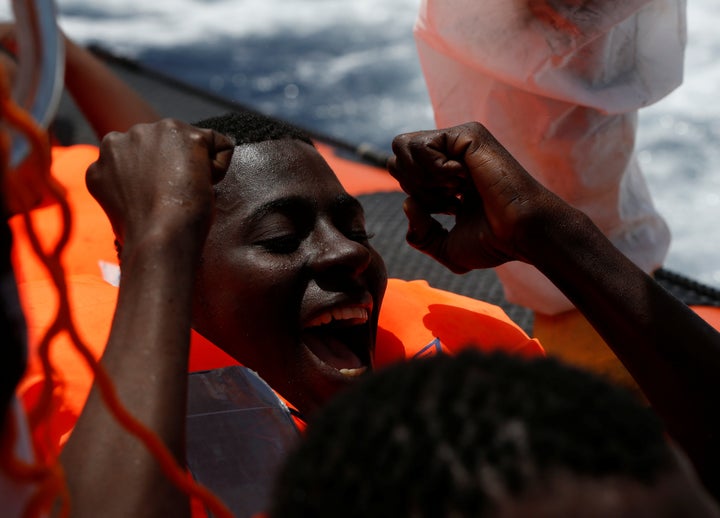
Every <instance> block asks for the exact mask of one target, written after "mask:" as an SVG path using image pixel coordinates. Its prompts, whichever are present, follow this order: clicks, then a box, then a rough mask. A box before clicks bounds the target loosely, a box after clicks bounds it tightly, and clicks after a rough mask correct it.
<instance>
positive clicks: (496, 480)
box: [270, 351, 673, 518]
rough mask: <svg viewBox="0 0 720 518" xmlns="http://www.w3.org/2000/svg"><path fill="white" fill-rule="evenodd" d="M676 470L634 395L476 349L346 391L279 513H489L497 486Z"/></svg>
mask: <svg viewBox="0 0 720 518" xmlns="http://www.w3.org/2000/svg"><path fill="white" fill-rule="evenodd" d="M672 465H673V463H672V453H671V450H670V447H669V445H668V444H667V442H666V440H665V437H664V435H663V428H662V426H661V424H660V421H659V419H658V418H657V417H656V416H655V415H654V414H653V413H652V412H651V411H650V410H649V409H647V408H645V407H644V406H643V405H642V404H640V403H639V401H638V400H636V399H635V396H633V395H631V394H630V393H629V392H627V391H625V390H624V389H621V388H618V387H615V386H612V385H610V384H609V383H607V382H605V381H604V380H602V379H600V378H597V377H595V376H594V375H591V374H589V373H586V372H584V371H581V370H578V369H576V368H572V367H569V366H567V365H564V364H561V363H559V362H558V361H556V360H553V359H547V358H542V359H536V360H531V361H528V360H522V359H519V358H517V357H510V356H507V355H503V354H492V355H483V354H480V353H478V352H476V351H475V352H464V353H462V354H460V355H458V356H457V357H448V356H439V357H435V358H430V359H424V360H415V361H411V362H408V363H406V364H400V365H397V366H393V367H390V368H387V369H385V370H384V371H382V372H379V373H377V374H375V375H372V376H370V377H368V378H367V379H366V380H364V381H362V382H360V383H358V384H357V385H355V386H353V387H351V388H350V389H348V390H347V391H345V392H343V393H341V394H340V395H339V396H338V397H337V398H336V399H335V400H333V401H332V402H331V403H330V404H329V405H328V406H327V407H326V408H325V409H324V410H323V411H321V412H320V414H319V415H318V417H317V419H316V420H315V421H313V422H311V424H310V426H309V429H308V433H307V437H306V438H305V440H304V441H302V442H301V444H300V446H299V448H298V449H297V450H296V451H295V452H294V453H293V454H291V455H290V457H289V458H288V461H287V463H286V465H285V466H284V469H283V470H282V472H281V474H280V476H279V479H278V481H277V485H276V488H275V494H274V498H273V499H272V502H273V503H272V505H273V507H272V509H271V513H270V516H272V517H273V518H289V517H293V516H313V517H330V516H344V517H361V516H363V517H367V516H388V517H389V516H392V517H399V516H413V517H426V516H427V517H431V516H433V517H434V516H468V517H469V516H483V513H486V514H485V516H487V513H491V512H492V511H493V504H494V501H493V496H492V495H493V494H495V491H494V490H491V489H490V484H488V481H492V483H493V484H496V485H497V484H499V485H500V487H502V491H503V492H504V493H505V494H507V495H509V496H512V497H519V496H520V495H522V493H523V490H524V489H525V488H530V487H531V484H532V483H533V481H535V480H539V479H540V478H541V477H542V476H543V473H547V472H548V470H552V469H553V468H561V469H564V470H566V471H569V472H570V473H571V474H573V475H575V474H577V475H578V476H588V477H603V476H606V475H607V476H609V475H623V476H626V477H629V478H632V479H636V480H639V481H641V482H643V483H646V484H650V483H651V482H652V481H653V480H654V479H655V477H656V476H657V475H658V474H660V473H662V472H664V471H665V469H667V468H669V467H671V466H672ZM496 487H497V486H496Z"/></svg>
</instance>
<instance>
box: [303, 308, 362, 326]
mask: <svg viewBox="0 0 720 518" xmlns="http://www.w3.org/2000/svg"><path fill="white" fill-rule="evenodd" d="M368 314H369V312H368V310H367V309H366V308H362V307H359V306H351V307H343V308H334V309H331V310H330V311H328V312H326V313H323V314H321V315H318V316H317V317H315V318H314V319H312V320H311V321H310V322H308V324H307V325H306V326H305V327H317V326H322V325H325V324H329V323H330V322H332V321H333V320H358V321H359V322H358V323H365V322H367V319H368Z"/></svg>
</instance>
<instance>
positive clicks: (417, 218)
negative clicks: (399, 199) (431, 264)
mask: <svg viewBox="0 0 720 518" xmlns="http://www.w3.org/2000/svg"><path fill="white" fill-rule="evenodd" d="M403 210H404V211H405V215H406V216H407V219H408V232H407V236H406V239H407V242H408V244H410V246H412V247H413V248H415V249H417V250H420V251H421V252H423V253H424V254H427V255H429V256H430V257H432V258H433V259H435V260H436V261H438V262H439V263H440V264H442V265H444V266H445V267H447V268H449V269H450V270H452V271H453V272H455V273H465V272H467V271H468V270H467V269H466V268H463V267H459V266H458V265H456V264H454V263H453V262H452V261H450V259H449V258H448V255H447V252H446V250H447V246H446V245H447V238H448V234H449V233H448V231H447V229H445V228H444V227H443V226H442V225H441V224H440V223H439V222H438V221H437V220H436V219H435V218H433V217H432V216H431V215H430V214H429V213H428V212H426V211H425V210H423V208H422V205H421V204H420V203H418V201H417V200H415V199H414V198H412V197H410V198H407V199H406V200H405V203H403Z"/></svg>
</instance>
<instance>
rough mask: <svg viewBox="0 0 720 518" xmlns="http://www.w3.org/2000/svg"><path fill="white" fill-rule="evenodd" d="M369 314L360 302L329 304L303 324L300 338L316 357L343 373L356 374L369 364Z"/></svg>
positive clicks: (347, 375) (348, 375)
mask: <svg viewBox="0 0 720 518" xmlns="http://www.w3.org/2000/svg"><path fill="white" fill-rule="evenodd" d="M369 315H370V310H369V309H368V308H367V307H362V306H349V307H341V308H333V309H331V310H329V311H326V312H324V313H322V314H321V315H319V316H317V317H315V318H314V319H312V320H311V321H310V322H308V323H307V324H306V325H305V326H304V328H303V333H302V338H303V342H304V343H305V346H306V347H307V348H308V350H310V352H311V353H312V354H313V355H314V356H315V357H316V358H317V359H318V360H320V361H321V362H322V363H324V364H325V365H328V366H329V367H332V368H333V369H335V370H336V371H338V372H339V373H340V374H342V375H343V376H346V377H355V376H359V375H361V374H363V373H364V372H365V371H367V369H368V366H369V365H370V329H369V324H368V319H369Z"/></svg>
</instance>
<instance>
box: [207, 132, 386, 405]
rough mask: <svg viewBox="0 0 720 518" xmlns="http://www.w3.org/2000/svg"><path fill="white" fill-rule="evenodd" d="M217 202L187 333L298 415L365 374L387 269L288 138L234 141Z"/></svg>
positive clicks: (333, 187)
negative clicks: (250, 373)
mask: <svg viewBox="0 0 720 518" xmlns="http://www.w3.org/2000/svg"><path fill="white" fill-rule="evenodd" d="M216 195H217V197H216V204H215V210H216V213H215V219H214V222H213V224H212V227H211V229H210V232H209V234H208V238H207V241H206V243H205V249H204V252H203V258H202V261H201V266H200V269H199V271H198V275H197V280H196V286H195V289H196V291H195V305H194V309H193V327H194V328H195V329H196V330H197V331H198V332H200V333H201V334H203V335H204V336H206V337H207V338H208V339H210V340H211V341H212V342H213V343H215V344H216V345H218V346H219V347H221V348H222V349H223V350H225V351H226V352H227V353H229V354H230V355H231V356H233V357H234V358H236V359H237V360H238V361H240V362H241V363H242V364H243V365H246V366H247V367H250V368H252V369H253V370H255V371H257V372H258V373H259V374H260V376H261V377H262V378H263V379H264V380H265V381H266V382H267V383H268V384H270V386H271V387H273V388H274V389H275V390H276V391H278V392H279V393H280V394H281V395H283V396H284V397H285V398H286V399H287V400H289V401H290V402H291V403H292V404H294V405H295V406H296V407H297V408H298V410H300V412H302V413H303V414H306V415H309V414H311V413H312V412H313V411H314V410H316V409H317V408H319V407H321V406H322V405H324V403H325V402H326V401H327V400H328V399H329V398H331V397H332V396H333V395H334V394H335V393H337V391H338V390H341V389H342V388H343V387H345V386H347V385H348V384H349V383H352V382H353V381H354V380H355V379H357V376H358V375H360V374H362V373H363V372H364V371H365V370H369V369H370V368H371V365H370V364H371V355H372V351H373V349H374V345H375V334H376V331H377V318H378V313H379V310H380V304H381V302H382V296H383V294H384V291H385V285H386V283H387V273H386V270H385V265H384V263H383V261H382V258H381V257H380V256H379V254H378V253H377V252H376V251H375V250H374V249H373V248H372V247H371V246H370V244H369V242H368V236H367V233H366V231H365V220H364V215H363V211H362V207H361V206H360V204H359V203H358V202H357V200H355V199H354V198H353V197H351V196H349V195H348V194H347V193H346V191H345V190H344V189H343V187H342V186H341V185H340V182H339V181H338V180H337V177H336V176H335V174H334V173H333V172H332V170H331V169H330V167H329V166H328V165H327V163H326V162H325V161H324V160H323V158H322V157H321V156H320V154H319V153H318V152H317V151H316V150H315V149H314V148H313V147H312V146H310V145H309V144H306V143H304V142H301V141H297V140H288V139H285V140H279V141H267V142H261V143H257V144H245V145H242V146H238V147H237V148H236V149H235V153H234V155H233V161H232V164H231V166H230V169H229V171H228V173H227V175H226V177H225V178H224V179H223V180H222V181H221V182H220V183H219V184H218V186H217V187H216Z"/></svg>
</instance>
